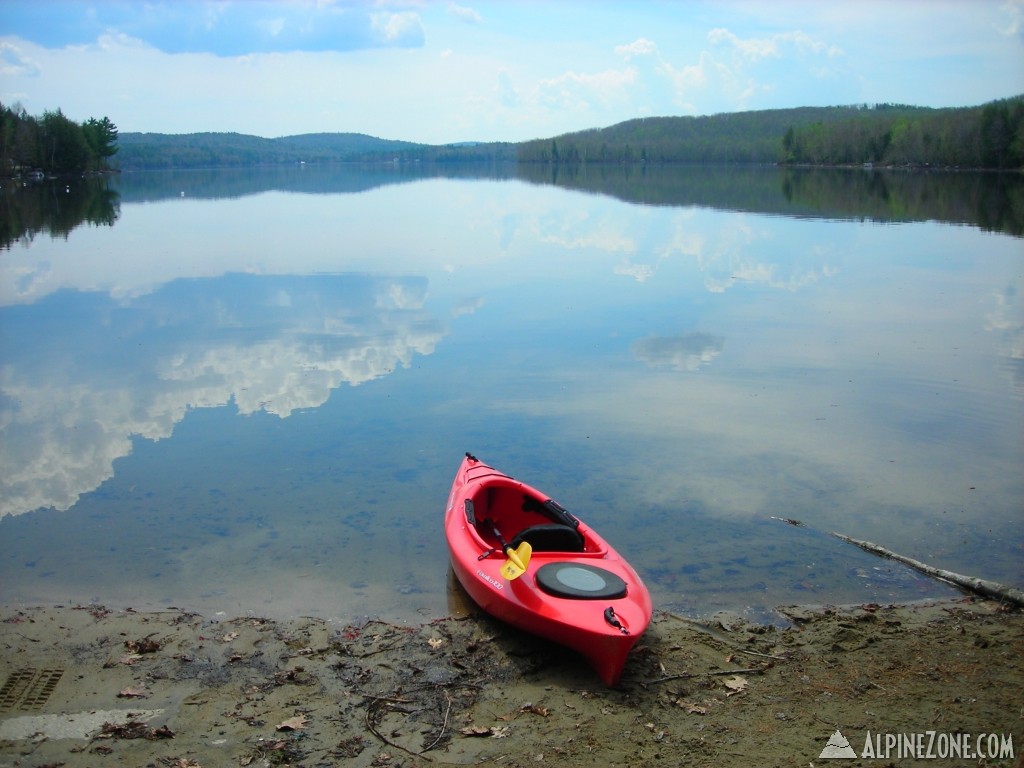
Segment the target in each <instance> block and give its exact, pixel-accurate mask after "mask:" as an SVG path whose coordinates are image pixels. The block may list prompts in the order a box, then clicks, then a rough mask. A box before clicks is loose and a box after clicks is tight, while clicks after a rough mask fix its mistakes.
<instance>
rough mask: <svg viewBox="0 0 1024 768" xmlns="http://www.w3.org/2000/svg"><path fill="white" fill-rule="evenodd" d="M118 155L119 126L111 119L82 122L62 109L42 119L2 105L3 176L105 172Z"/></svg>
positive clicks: (0, 163)
mask: <svg viewBox="0 0 1024 768" xmlns="http://www.w3.org/2000/svg"><path fill="white" fill-rule="evenodd" d="M116 153H117V126H116V125H114V124H113V123H112V122H111V121H110V119H109V118H107V117H103V118H102V119H99V120H97V119H96V118H94V117H90V118H89V119H88V120H86V121H85V122H83V123H76V122H74V121H73V120H71V119H69V118H68V117H66V116H65V115H64V113H63V112H61V111H60V110H59V109H58V110H56V111H55V112H51V111H46V112H44V113H43V115H42V117H33V116H32V115H29V114H28V113H27V112H26V111H25V110H24V108H22V107H19V106H14V107H9V106H6V105H4V104H0V176H4V177H13V176H22V175H28V174H31V173H43V174H48V175H50V174H55V175H64V174H79V173H84V172H86V171H105V170H108V169H109V160H110V158H111V157H113V156H114V155H115V154H116Z"/></svg>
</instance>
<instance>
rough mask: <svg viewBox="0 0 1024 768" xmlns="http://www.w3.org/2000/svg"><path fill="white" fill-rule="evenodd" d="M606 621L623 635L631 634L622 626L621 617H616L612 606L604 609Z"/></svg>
mask: <svg viewBox="0 0 1024 768" xmlns="http://www.w3.org/2000/svg"><path fill="white" fill-rule="evenodd" d="M604 620H605V621H607V622H608V623H609V624H610V625H611V626H613V627H615V628H616V629H617V630H619V631H620V632H621V633H622V634H624V635H628V634H629V630H628V629H626V628H625V627H624V626H622V622H621V621H619V617H618V616H616V615H615V609H614V608H612V607H611V606H610V605H609V606H608V607H607V608H605V609H604Z"/></svg>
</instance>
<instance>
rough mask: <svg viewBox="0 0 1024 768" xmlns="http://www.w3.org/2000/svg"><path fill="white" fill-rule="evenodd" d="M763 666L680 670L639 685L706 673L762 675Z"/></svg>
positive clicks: (687, 678) (691, 677)
mask: <svg viewBox="0 0 1024 768" xmlns="http://www.w3.org/2000/svg"><path fill="white" fill-rule="evenodd" d="M764 672H765V670H764V667H751V668H750V669H720V670H714V671H711V672H682V673H680V674H678V675H665V676H663V677H656V678H654V679H653V680H643V681H640V686H641V687H642V688H646V687H647V686H648V685H654V684H655V683H667V682H669V681H670V680H691V679H693V678H695V677H706V676H708V675H763V674H764Z"/></svg>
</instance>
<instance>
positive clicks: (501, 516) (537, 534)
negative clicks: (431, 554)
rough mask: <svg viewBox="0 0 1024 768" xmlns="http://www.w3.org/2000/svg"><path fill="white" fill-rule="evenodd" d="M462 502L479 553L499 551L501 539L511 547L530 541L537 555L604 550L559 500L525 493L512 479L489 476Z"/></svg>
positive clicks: (578, 553)
mask: <svg viewBox="0 0 1024 768" xmlns="http://www.w3.org/2000/svg"><path fill="white" fill-rule="evenodd" d="M464 504H465V507H464V513H465V516H466V524H467V529H468V530H469V531H470V532H471V535H472V536H473V538H474V539H476V540H477V543H478V545H479V547H480V550H481V552H486V551H489V550H495V549H497V551H499V552H500V551H502V550H501V546H500V545H501V540H502V539H504V540H505V541H508V542H509V543H510V545H511V546H512V547H513V548H516V547H518V546H519V545H520V544H521V543H523V542H524V541H526V542H529V543H530V545H531V547H532V548H533V551H534V552H535V553H538V554H540V553H546V552H562V553H572V554H576V555H584V556H589V555H593V556H597V557H600V556H602V555H603V554H604V553H605V547H604V546H603V542H602V541H601V540H600V539H598V538H597V537H596V536H594V535H592V534H591V532H590V529H589V528H587V526H585V525H583V524H582V523H580V521H579V520H577V519H576V518H575V517H573V516H572V514H571V513H569V512H568V511H567V510H566V509H565V508H564V507H562V506H561V505H560V504H558V502H556V501H553V500H552V499H545V498H541V497H538V496H535V495H533V494H531V493H528V492H526V489H525V487H524V486H523V484H522V483H519V482H517V481H515V480H513V479H512V478H508V477H504V476H502V477H500V478H495V477H493V476H491V477H490V478H488V479H487V480H486V481H484V482H482V483H480V484H479V485H478V486H477V487H476V488H474V489H472V491H471V492H470V493H469V494H468V495H467V497H466V499H465V501H464ZM495 528H497V531H495Z"/></svg>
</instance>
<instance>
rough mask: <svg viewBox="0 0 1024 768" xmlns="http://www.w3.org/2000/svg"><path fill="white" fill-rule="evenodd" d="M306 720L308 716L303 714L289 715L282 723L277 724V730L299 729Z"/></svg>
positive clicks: (303, 726)
mask: <svg viewBox="0 0 1024 768" xmlns="http://www.w3.org/2000/svg"><path fill="white" fill-rule="evenodd" d="M307 720H308V718H307V717H306V716H305V715H296V716H295V717H290V718H288V719H287V720H285V721H284V722H283V723H280V724H279V725H278V726H277V730H279V731H301V730H302V729H303V728H305V727H306V721H307Z"/></svg>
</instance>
